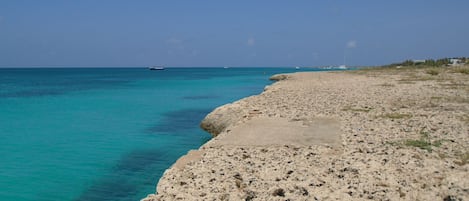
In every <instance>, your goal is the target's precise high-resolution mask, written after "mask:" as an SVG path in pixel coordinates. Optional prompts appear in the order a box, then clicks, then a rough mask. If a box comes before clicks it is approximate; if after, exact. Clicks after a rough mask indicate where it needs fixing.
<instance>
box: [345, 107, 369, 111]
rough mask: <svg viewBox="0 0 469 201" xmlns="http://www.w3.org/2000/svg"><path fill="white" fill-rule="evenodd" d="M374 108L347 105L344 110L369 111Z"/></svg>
mask: <svg viewBox="0 0 469 201" xmlns="http://www.w3.org/2000/svg"><path fill="white" fill-rule="evenodd" d="M372 109H373V108H370V107H364V108H357V107H352V106H347V107H344V108H343V109H342V111H350V112H369V111H371V110H372Z"/></svg>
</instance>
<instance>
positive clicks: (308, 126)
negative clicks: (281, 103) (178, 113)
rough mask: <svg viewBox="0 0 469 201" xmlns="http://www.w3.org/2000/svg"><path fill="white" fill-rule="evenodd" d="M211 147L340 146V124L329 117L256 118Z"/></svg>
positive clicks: (235, 129)
mask: <svg viewBox="0 0 469 201" xmlns="http://www.w3.org/2000/svg"><path fill="white" fill-rule="evenodd" d="M213 141H214V142H213V143H211V144H210V145H211V146H217V145H218V146H219V145H235V146H268V145H299V146H309V145H330V146H334V147H337V146H339V145H340V144H341V140H340V122H339V121H337V120H335V119H329V118H315V119H309V120H288V119H284V118H255V119H251V120H249V121H248V122H246V123H243V124H240V125H239V126H237V127H234V128H232V129H231V130H230V131H229V132H228V133H225V134H223V135H219V136H217V137H216V138H215V139H214V140H213Z"/></svg>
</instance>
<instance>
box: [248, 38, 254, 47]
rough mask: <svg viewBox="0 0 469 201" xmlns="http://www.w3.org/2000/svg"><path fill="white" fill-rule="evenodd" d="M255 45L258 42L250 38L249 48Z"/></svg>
mask: <svg viewBox="0 0 469 201" xmlns="http://www.w3.org/2000/svg"><path fill="white" fill-rule="evenodd" d="M255 43H256V40H255V39H254V38H253V37H249V38H248V41H247V43H246V44H247V45H248V46H254V44H255Z"/></svg>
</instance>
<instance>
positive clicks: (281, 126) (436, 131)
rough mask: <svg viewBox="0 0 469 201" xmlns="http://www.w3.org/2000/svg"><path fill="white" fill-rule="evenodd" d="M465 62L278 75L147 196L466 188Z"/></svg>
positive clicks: (218, 112) (302, 196) (334, 196)
mask: <svg viewBox="0 0 469 201" xmlns="http://www.w3.org/2000/svg"><path fill="white" fill-rule="evenodd" d="M467 68H469V67H468V66H464V67H444V68H437V69H436V68H382V69H371V70H370V69H363V70H357V71H340V72H299V73H292V74H282V75H276V76H273V77H272V79H274V80H276V81H277V82H275V83H274V84H272V85H270V86H267V87H266V88H265V90H264V92H263V93H261V94H259V95H255V96H250V97H247V98H244V99H241V100H239V101H236V102H233V103H230V104H227V105H224V106H221V107H219V108H217V109H215V110H214V111H212V112H211V113H210V114H209V115H207V117H206V118H205V119H204V120H203V121H202V124H201V127H202V128H204V129H205V130H207V131H208V132H210V133H211V134H212V136H213V138H212V139H211V140H210V141H209V142H207V143H206V144H204V145H203V146H202V147H200V149H198V150H193V151H191V152H189V153H188V154H187V155H186V156H184V157H182V158H180V159H179V160H178V161H177V162H176V163H175V164H174V165H173V166H172V167H171V168H169V169H168V170H166V172H165V173H164V175H163V177H162V178H161V179H160V180H159V182H158V185H157V192H156V193H155V194H150V195H148V197H146V198H144V199H143V200H145V201H154V200H469V180H468V179H467V178H466V177H467V176H468V175H469V134H468V133H469V75H468V74H467ZM464 69H465V70H464Z"/></svg>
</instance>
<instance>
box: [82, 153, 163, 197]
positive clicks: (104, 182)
mask: <svg viewBox="0 0 469 201" xmlns="http://www.w3.org/2000/svg"><path fill="white" fill-rule="evenodd" d="M165 160H168V159H167V158H166V156H165V153H163V152H161V151H160V150H157V149H144V150H134V151H132V152H130V153H128V154H126V155H124V156H122V158H121V159H120V160H119V162H118V163H117V165H116V166H115V167H114V168H113V169H111V172H110V173H109V174H107V175H106V176H105V177H103V178H101V179H100V180H97V181H95V182H94V183H93V184H92V185H91V186H90V187H89V188H88V189H86V190H85V191H84V192H83V193H82V194H81V195H80V196H79V197H78V198H77V199H75V200H76V201H85V200H86V201H102V200H113V201H116V200H134V199H135V197H136V196H140V197H143V196H144V195H138V194H139V192H140V191H141V189H140V187H141V186H143V185H149V184H151V185H156V183H155V181H154V180H152V178H159V176H160V175H162V174H163V172H164V170H165V168H167V167H163V166H161V167H158V164H168V163H169V162H168V161H165ZM136 177H138V178H145V179H144V180H137V181H136V180H135V178H136ZM147 193H150V192H147Z"/></svg>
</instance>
